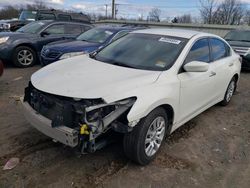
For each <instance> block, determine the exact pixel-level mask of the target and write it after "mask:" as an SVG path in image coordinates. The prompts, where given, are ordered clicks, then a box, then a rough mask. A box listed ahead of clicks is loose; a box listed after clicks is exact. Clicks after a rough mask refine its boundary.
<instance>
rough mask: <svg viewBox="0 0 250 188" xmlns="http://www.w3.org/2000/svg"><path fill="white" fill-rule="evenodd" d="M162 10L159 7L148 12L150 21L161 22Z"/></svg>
mask: <svg viewBox="0 0 250 188" xmlns="http://www.w3.org/2000/svg"><path fill="white" fill-rule="evenodd" d="M160 16H161V10H160V9H158V8H153V9H152V10H151V11H150V12H149V14H148V20H149V21H156V22H160Z"/></svg>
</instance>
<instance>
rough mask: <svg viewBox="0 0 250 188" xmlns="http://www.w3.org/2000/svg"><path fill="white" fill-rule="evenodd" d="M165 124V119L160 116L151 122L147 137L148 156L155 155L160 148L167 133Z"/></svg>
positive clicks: (146, 148) (146, 149)
mask: <svg viewBox="0 0 250 188" xmlns="http://www.w3.org/2000/svg"><path fill="white" fill-rule="evenodd" d="M165 126H166V122H165V119H164V118H163V117H160V116H158V117H157V118H155V119H154V121H153V122H152V123H151V124H150V126H149V129H148V131H147V134H146V139H145V153H146V155H147V156H148V157H151V156H153V155H154V154H155V153H156V152H157V151H158V150H159V148H160V146H161V142H162V140H163V138H164V135H165Z"/></svg>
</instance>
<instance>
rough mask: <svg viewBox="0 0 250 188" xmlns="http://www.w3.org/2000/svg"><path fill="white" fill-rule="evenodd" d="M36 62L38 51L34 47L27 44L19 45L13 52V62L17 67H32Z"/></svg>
mask: <svg viewBox="0 0 250 188" xmlns="http://www.w3.org/2000/svg"><path fill="white" fill-rule="evenodd" d="M35 62H36V53H35V51H34V50H33V49H31V48H30V47H27V46H19V47H17V48H16V49H15V51H14V53H13V63H14V65H16V66H17V67H21V68H26V67H31V66H33V65H34V64H35Z"/></svg>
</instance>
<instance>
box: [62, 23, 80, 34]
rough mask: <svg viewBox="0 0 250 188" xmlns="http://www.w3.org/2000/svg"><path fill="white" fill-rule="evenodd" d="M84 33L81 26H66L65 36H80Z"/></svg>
mask: <svg viewBox="0 0 250 188" xmlns="http://www.w3.org/2000/svg"><path fill="white" fill-rule="evenodd" d="M81 33H82V28H81V26H80V25H76V24H66V25H65V34H72V35H79V34H81Z"/></svg>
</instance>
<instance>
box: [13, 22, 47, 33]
mask: <svg viewBox="0 0 250 188" xmlns="http://www.w3.org/2000/svg"><path fill="white" fill-rule="evenodd" d="M44 25H45V23H44V22H41V21H39V22H31V23H29V24H27V25H25V26H23V27H21V28H20V29H18V30H17V32H21V33H33V34H34V33H38V32H39V31H40V30H41V29H42V28H43V27H44Z"/></svg>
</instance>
